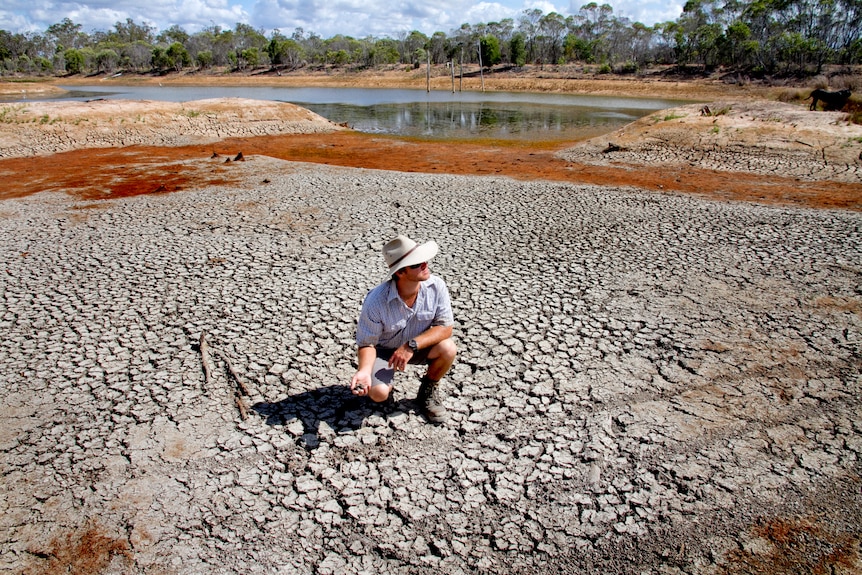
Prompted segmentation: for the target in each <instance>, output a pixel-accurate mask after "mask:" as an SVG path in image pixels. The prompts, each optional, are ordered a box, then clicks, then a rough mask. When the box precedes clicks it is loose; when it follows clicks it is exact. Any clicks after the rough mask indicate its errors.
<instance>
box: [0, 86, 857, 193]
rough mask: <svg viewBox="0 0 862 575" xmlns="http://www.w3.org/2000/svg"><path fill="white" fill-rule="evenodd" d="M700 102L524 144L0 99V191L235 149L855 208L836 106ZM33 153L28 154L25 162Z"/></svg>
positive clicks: (184, 107)
mask: <svg viewBox="0 0 862 575" xmlns="http://www.w3.org/2000/svg"><path fill="white" fill-rule="evenodd" d="M707 106H708V107H709V112H704V111H701V105H700V104H698V105H689V106H682V107H680V108H676V109H672V110H665V111H662V112H659V113H656V114H651V115H650V116H648V117H646V118H643V119H641V120H640V121H638V122H635V123H633V124H631V125H629V126H627V127H625V128H624V129H622V130H619V131H617V132H615V133H613V134H607V135H603V136H600V137H597V138H593V139H591V140H588V141H585V142H568V141H567V142H549V143H545V144H541V145H536V144H533V143H517V142H496V141H491V142H480V143H439V142H424V141H408V140H403V139H398V138H389V137H379V136H371V135H368V134H361V133H356V132H352V131H346V130H343V129H342V127H340V126H336V125H334V124H332V123H331V122H328V121H327V120H325V119H323V118H320V117H319V116H316V115H314V114H312V113H311V112H309V111H307V110H305V109H302V108H298V107H296V106H292V105H289V104H276V103H273V102H260V101H252V100H231V99H225V100H208V101H203V102H187V103H184V104H176V103H166V102H140V101H96V102H88V103H60V102H54V103H35V104H26V105H25V104H9V105H6V106H5V107H3V108H2V110H3V118H4V121H3V122H2V123H0V154H2V155H5V156H6V157H7V158H8V159H4V160H0V175H2V176H3V177H4V179H5V181H6V182H7V185H6V186H5V188H4V190H3V192H2V197H5V198H8V197H21V196H25V195H28V194H31V193H35V192H39V191H45V190H58V191H60V190H62V191H66V192H69V193H73V194H77V195H79V196H83V197H103V198H104V197H118V196H125V195H136V194H144V193H151V192H153V191H154V190H162V191H164V190H173V189H188V188H197V187H200V186H206V185H210V184H211V183H212V182H215V181H230V179H231V178H232V175H231V172H230V171H229V169H228V168H229V167H228V166H225V165H220V166H219V168H218V169H217V170H213V161H212V160H211V159H210V158H211V156H212V155H213V152H214V151H215V152H218V153H219V154H221V160H220V162H224V160H227V159H232V158H234V157H236V155H237V154H239V152H242V153H243V154H244V155H245V156H249V155H254V154H260V155H267V156H271V157H277V158H282V159H287V160H294V161H306V162H316V163H323V164H333V165H341V166H351V167H363V168H372V169H382V170H395V171H404V172H428V173H452V174H467V175H504V176H510V177H513V178H518V179H546V180H557V181H568V182H577V183H593V184H601V185H614V186H632V187H635V188H640V189H646V190H651V191H662V192H682V193H692V194H699V195H703V196H709V197H716V198H720V199H732V200H747V201H758V202H774V203H787V204H794V205H806V206H815V207H830V208H842V209H852V210H859V209H862V199H860V198H862V195H860V183H862V178H860V172H859V170H860V166H862V162H860V159H859V156H860V153H862V126H858V125H855V124H851V123H849V122H848V121H847V119H846V115H845V114H842V113H839V112H810V111H808V110H807V109H806V108H804V107H802V106H798V105H791V104H782V103H779V102H774V101H768V100H754V101H744V100H723V101H714V102H710V103H709V104H707ZM56 152H63V153H56ZM37 154H38V155H42V156H43V157H41V158H40V159H39V160H38V161H34V160H33V159H31V158H28V156H33V155H37ZM659 165H660V166H661V168H662V169H661V170H656V169H655V167H656V166H659ZM156 175H159V176H158V177H156ZM262 178H263V176H262Z"/></svg>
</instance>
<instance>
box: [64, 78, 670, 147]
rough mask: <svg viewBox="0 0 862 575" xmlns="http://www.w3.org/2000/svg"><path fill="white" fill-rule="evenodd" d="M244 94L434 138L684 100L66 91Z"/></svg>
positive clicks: (571, 129) (344, 91)
mask: <svg viewBox="0 0 862 575" xmlns="http://www.w3.org/2000/svg"><path fill="white" fill-rule="evenodd" d="M222 97H242V98H254V99H259V100H276V101H284V102H291V103H294V104H298V105H300V106H303V107H305V108H308V109H310V110H312V111H313V112H315V113H317V114H320V115H321V116H323V117H325V118H327V119H329V120H332V121H333V122H338V123H346V124H348V125H350V126H351V127H352V128H354V129H356V130H359V131H362V132H368V133H377V134H391V135H398V136H405V137H416V138H423V139H433V140H452V139H455V140H471V139H477V138H482V139H484V138H492V139H515V140H535V141H557V140H577V139H582V138H585V137H590V136H592V135H596V134H600V133H607V132H611V131H613V130H616V129H617V128H619V127H622V126H624V125H626V124H629V123H631V122H633V121H634V120H637V119H638V118H640V117H642V116H644V115H646V114H649V113H651V112H654V111H656V110H663V109H666V108H671V107H674V106H677V105H679V104H680V103H681V101H680V100H667V99H660V98H622V97H607V96H601V97H599V96H589V95H576V94H538V93H522V92H478V91H464V92H459V91H457V90H456V91H455V92H452V91H449V90H434V91H431V92H427V91H425V90H415V89H412V90H405V89H380V88H277V87H173V86H172V87H161V86H134V87H130V86H76V87H74V88H69V93H68V95H67V97H66V98H64V99H77V100H86V99H92V98H121V99H140V100H163V101H172V102H186V101H191V100H200V99H206V98H222Z"/></svg>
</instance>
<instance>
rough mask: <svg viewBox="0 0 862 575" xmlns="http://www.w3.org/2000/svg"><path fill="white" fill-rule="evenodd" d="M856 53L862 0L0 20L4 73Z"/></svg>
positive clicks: (619, 68) (620, 67)
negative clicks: (383, 17)
mask: <svg viewBox="0 0 862 575" xmlns="http://www.w3.org/2000/svg"><path fill="white" fill-rule="evenodd" d="M860 61H862V0H717V1H714V0H689V1H688V2H687V3H686V5H685V7H684V8H683V11H682V14H681V15H680V17H679V18H678V19H677V20H675V21H672V22H664V23H659V24H655V25H654V26H645V25H643V24H641V23H639V22H631V21H630V20H629V19H628V18H625V17H619V16H616V15H614V13H613V8H612V7H611V6H610V5H608V4H602V5H599V4H597V3H595V2H591V3H589V4H586V5H584V6H582V7H581V8H580V9H579V10H578V12H577V13H576V14H572V15H569V16H564V15H562V14H558V13H556V12H551V13H548V14H545V13H543V12H542V11H541V10H539V9H530V10H525V11H523V12H522V13H521V14H520V16H519V17H518V18H517V20H516V19H512V18H507V19H503V20H501V21H499V22H488V23H480V24H463V25H461V27H460V28H458V29H456V30H451V31H450V32H449V33H444V32H434V33H433V34H432V35H431V36H430V37H429V36H427V35H426V34H423V33H422V32H418V31H415V30H414V31H411V32H406V33H400V34H398V35H396V36H395V37H373V36H368V37H365V38H353V37H350V36H345V35H341V34H337V35H335V36H333V37H331V38H321V37H320V36H318V35H317V34H314V33H313V32H306V31H305V30H303V29H302V28H296V29H295V30H294V31H293V32H292V33H291V34H290V35H285V34H283V33H282V32H281V31H280V30H273V31H270V32H269V34H268V35H267V34H265V32H264V31H263V30H257V29H255V28H253V27H252V26H249V25H247V24H241V23H238V24H236V26H235V28H234V29H223V28H221V27H219V26H215V25H214V26H211V27H208V28H205V29H203V30H201V31H200V32H196V33H194V34H189V33H187V32H186V31H185V30H183V29H182V28H181V27H179V26H176V25H174V26H171V27H170V28H168V29H166V30H163V31H159V30H157V29H155V28H153V27H151V26H149V25H146V24H139V23H136V22H134V21H133V20H132V19H127V20H126V21H125V22H117V23H116V24H115V25H114V28H113V29H111V30H108V31H95V32H91V33H86V32H84V31H83V30H82V26H81V25H80V24H76V23H75V22H73V21H72V20H70V19H68V18H65V19H63V20H62V21H61V22H58V23H56V24H53V25H51V26H49V27H48V29H47V30H46V31H45V32H44V33H42V34H38V33H23V34H22V33H15V34H13V33H10V32H8V31H5V30H0V74H2V75H16V74H26V75H57V74H98V73H107V74H113V73H117V72H120V71H127V72H137V73H146V72H155V73H167V72H171V71H182V70H186V69H194V70H207V69H210V68H215V67H219V68H227V69H229V70H231V71H237V72H242V71H250V70H255V69H262V68H269V69H275V70H285V69H287V70H294V69H299V68H302V67H309V66H311V67H314V66H317V67H320V66H335V67H350V68H356V69H360V68H371V67H378V66H382V65H404V66H411V67H414V68H418V67H419V66H421V65H423V64H425V63H431V64H445V63H452V64H453V65H461V64H481V65H482V66H484V67H492V66H496V65H498V64H505V65H509V66H516V67H517V66H524V65H526V64H536V65H545V64H566V63H575V62H576V63H582V64H584V65H585V66H591V67H592V69H593V70H594V71H595V72H597V73H603V72H607V73H609V72H616V73H636V72H638V71H639V70H642V69H644V68H646V67H648V66H651V65H672V66H677V67H679V68H681V69H682V68H687V69H702V70H706V71H708V70H713V69H716V68H719V67H722V68H727V69H730V70H734V71H738V72H745V73H746V74H751V75H810V74H818V73H820V72H821V70H822V69H823V67H824V66H825V65H831V64H838V65H846V66H850V65H854V64H858V63H860Z"/></svg>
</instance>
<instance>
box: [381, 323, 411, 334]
mask: <svg viewBox="0 0 862 575" xmlns="http://www.w3.org/2000/svg"><path fill="white" fill-rule="evenodd" d="M405 327H407V320H406V319H399V320H398V321H395V322H392V323H390V324H387V325H386V332H387V333H389V334H393V333H398V332H399V331H401V330H403V329H404V328H405Z"/></svg>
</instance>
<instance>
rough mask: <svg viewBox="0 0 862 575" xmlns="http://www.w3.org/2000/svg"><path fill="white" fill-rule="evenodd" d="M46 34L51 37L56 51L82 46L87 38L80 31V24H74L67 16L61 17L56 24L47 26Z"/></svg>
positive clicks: (85, 43)
mask: <svg viewBox="0 0 862 575" xmlns="http://www.w3.org/2000/svg"><path fill="white" fill-rule="evenodd" d="M46 34H47V35H48V36H49V37H51V38H53V40H54V42H55V43H56V49H57V50H58V51H61V50H66V49H68V48H83V47H84V46H86V45H87V42H88V40H89V38H87V35H86V34H84V33H83V32H81V25H80V24H75V23H74V22H72V21H71V20H70V19H69V18H63V21H62V22H60V23H58V24H51V25H50V26H48V30H47V32H46Z"/></svg>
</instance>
